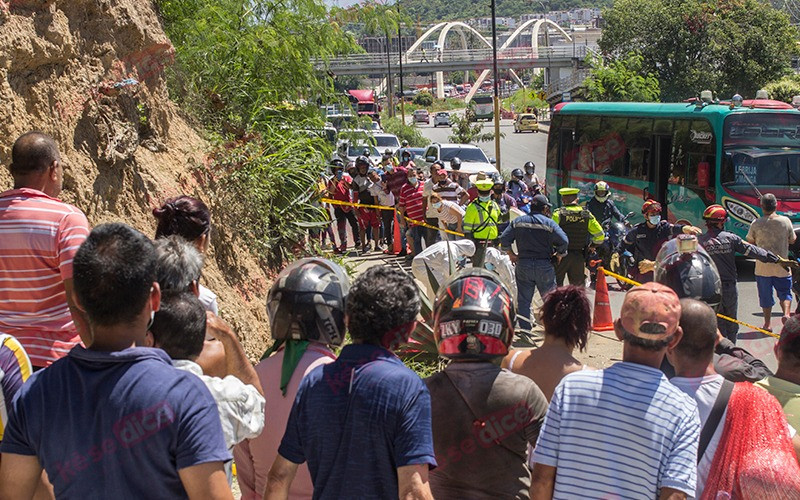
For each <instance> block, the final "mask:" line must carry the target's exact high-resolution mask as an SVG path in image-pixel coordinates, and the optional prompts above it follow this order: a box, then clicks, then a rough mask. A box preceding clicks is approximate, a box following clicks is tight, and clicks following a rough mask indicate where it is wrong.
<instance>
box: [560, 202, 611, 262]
mask: <svg viewBox="0 0 800 500" xmlns="http://www.w3.org/2000/svg"><path fill="white" fill-rule="evenodd" d="M553 220H554V221H556V222H557V223H558V225H559V226H561V229H563V230H564V232H565V233H566V234H567V239H569V245H568V246H567V249H568V251H570V252H576V251H577V252H582V251H583V250H584V249H585V248H586V247H587V246H588V244H589V222H590V220H594V217H592V214H591V212H589V210H587V209H586V208H584V207H581V206H578V205H571V206H567V207H561V208H559V209H558V210H556V212H555V213H554V214H553ZM601 241H602V238H601Z"/></svg>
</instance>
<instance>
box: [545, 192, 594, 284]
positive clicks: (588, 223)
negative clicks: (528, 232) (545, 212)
mask: <svg viewBox="0 0 800 500" xmlns="http://www.w3.org/2000/svg"><path fill="white" fill-rule="evenodd" d="M578 193H580V189H578V188H571V187H565V188H561V189H559V190H558V194H560V195H561V201H562V203H563V204H564V206H563V207H561V208H559V209H558V210H556V211H555V212H554V213H553V220H554V221H555V222H556V223H557V224H558V225H559V226H561V229H563V230H564V232H565V233H567V239H569V245H568V246H567V255H566V257H564V258H563V259H561V262H559V263H558V267H556V282H557V283H558V286H561V285H563V284H564V276H568V277H569V284H570V285H578V286H584V285H585V284H586V252H587V250H588V247H589V245H590V244H592V245H599V244H601V243H603V240H604V239H605V233H604V232H603V227H602V226H601V225H600V223H599V222H597V219H595V218H594V216H593V215H592V213H591V212H590V211H589V210H588V209H587V208H586V207H582V206H580V205H578Z"/></svg>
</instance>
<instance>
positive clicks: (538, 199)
mask: <svg viewBox="0 0 800 500" xmlns="http://www.w3.org/2000/svg"><path fill="white" fill-rule="evenodd" d="M531 206H532V207H535V208H544V207H549V206H552V205H551V204H550V200H548V199H547V196H545V195H543V194H537V195H536V196H534V197H533V198H532V199H531Z"/></svg>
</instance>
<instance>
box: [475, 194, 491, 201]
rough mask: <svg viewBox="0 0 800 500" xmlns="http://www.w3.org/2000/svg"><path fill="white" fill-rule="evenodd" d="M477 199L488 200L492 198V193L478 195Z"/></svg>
mask: <svg viewBox="0 0 800 500" xmlns="http://www.w3.org/2000/svg"><path fill="white" fill-rule="evenodd" d="M478 199H479V200H480V201H489V200H491V199H492V195H490V194H489V195H486V196H478Z"/></svg>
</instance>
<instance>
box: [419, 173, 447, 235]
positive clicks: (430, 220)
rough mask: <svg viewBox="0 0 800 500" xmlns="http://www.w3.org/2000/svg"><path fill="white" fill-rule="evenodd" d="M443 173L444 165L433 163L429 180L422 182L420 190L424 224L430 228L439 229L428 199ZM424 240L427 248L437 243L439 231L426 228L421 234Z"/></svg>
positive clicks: (435, 215) (436, 216) (435, 213)
mask: <svg viewBox="0 0 800 500" xmlns="http://www.w3.org/2000/svg"><path fill="white" fill-rule="evenodd" d="M440 170H441V171H444V163H442V161H441V160H437V161H435V162H433V164H432V165H431V166H430V175H431V176H430V178H429V179H428V180H426V181H424V182H425V183H424V185H423V188H422V196H423V200H422V206H423V208H424V209H425V223H426V224H428V225H429V226H432V227H439V219H438V214H437V212H436V210H435V209H434V208H433V207H432V206H431V204H430V197H431V194H433V188H434V187H436V186H438V185H439V181H440V180H441V176H440V175H439V171H440ZM423 237H424V238H425V246H426V247H429V246H431V245H433V244H434V243H436V242H437V241H439V239H440V238H439V231H437V230H436V229H431V228H430V227H426V228H425V230H424V233H423Z"/></svg>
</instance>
